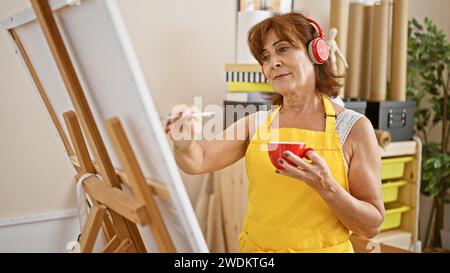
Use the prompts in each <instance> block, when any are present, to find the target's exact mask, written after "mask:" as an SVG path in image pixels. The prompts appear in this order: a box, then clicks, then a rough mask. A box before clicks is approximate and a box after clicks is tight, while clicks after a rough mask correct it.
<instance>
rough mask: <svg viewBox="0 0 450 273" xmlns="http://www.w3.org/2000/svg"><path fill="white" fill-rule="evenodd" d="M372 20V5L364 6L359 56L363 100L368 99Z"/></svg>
mask: <svg viewBox="0 0 450 273" xmlns="http://www.w3.org/2000/svg"><path fill="white" fill-rule="evenodd" d="M372 20H373V5H367V6H365V8H364V29H363V45H362V48H363V55H362V58H361V75H360V76H361V80H360V89H359V90H360V94H359V97H360V98H361V99H363V100H369V99H370V74H371V65H372V64H371V55H372Z"/></svg>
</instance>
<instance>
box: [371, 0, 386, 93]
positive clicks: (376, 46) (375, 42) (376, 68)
mask: <svg viewBox="0 0 450 273" xmlns="http://www.w3.org/2000/svg"><path fill="white" fill-rule="evenodd" d="M388 27H389V1H381V2H380V4H377V5H375V6H374V11H373V37H372V60H371V62H372V68H371V70H372V71H371V79H370V86H371V88H370V100H371V101H385V100H386V91H387V90H386V89H387V88H386V83H387V64H388V42H389V40H388V38H389V31H388V30H389V29H388Z"/></svg>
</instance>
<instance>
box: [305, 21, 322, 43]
mask: <svg viewBox="0 0 450 273" xmlns="http://www.w3.org/2000/svg"><path fill="white" fill-rule="evenodd" d="M306 20H308V22H309V23H310V24H312V25H313V26H315V27H316V29H317V31H318V33H319V37H320V39H325V35H324V34H323V30H322V28H321V27H320V25H319V24H318V23H317V22H316V21H314V20H313V19H311V18H306Z"/></svg>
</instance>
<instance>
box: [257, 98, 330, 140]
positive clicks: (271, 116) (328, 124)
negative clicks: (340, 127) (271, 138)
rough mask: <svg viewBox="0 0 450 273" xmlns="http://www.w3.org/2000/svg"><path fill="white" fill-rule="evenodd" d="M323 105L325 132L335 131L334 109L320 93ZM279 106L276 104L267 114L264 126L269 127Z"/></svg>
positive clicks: (328, 100) (278, 110)
mask: <svg viewBox="0 0 450 273" xmlns="http://www.w3.org/2000/svg"><path fill="white" fill-rule="evenodd" d="M321 97H322V101H323V105H324V108H325V118H326V129H325V132H327V133H335V132H336V112H335V111H334V108H333V105H332V104H331V101H330V99H329V98H328V97H327V96H325V95H321ZM280 109H281V106H277V108H275V109H274V110H273V111H272V112H271V113H270V115H269V117H268V118H267V122H266V128H267V129H270V125H271V124H272V122H273V120H274V119H275V117H276V116H277V115H278V113H279V112H280Z"/></svg>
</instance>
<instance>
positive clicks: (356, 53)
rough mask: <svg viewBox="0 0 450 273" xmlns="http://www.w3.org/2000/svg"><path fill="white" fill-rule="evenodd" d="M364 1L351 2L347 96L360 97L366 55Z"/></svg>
mask: <svg viewBox="0 0 450 273" xmlns="http://www.w3.org/2000/svg"><path fill="white" fill-rule="evenodd" d="M364 8H365V5H364V3H351V4H350V18H349V23H348V33H350V34H351V35H348V41H347V47H348V50H347V60H348V66H349V68H348V72H347V80H346V81H345V82H346V84H345V85H346V87H345V98H349V99H357V98H360V86H361V82H360V80H361V64H362V59H363V58H365V57H366V55H365V54H363V41H364V39H363V36H364V33H363V30H364Z"/></svg>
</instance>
